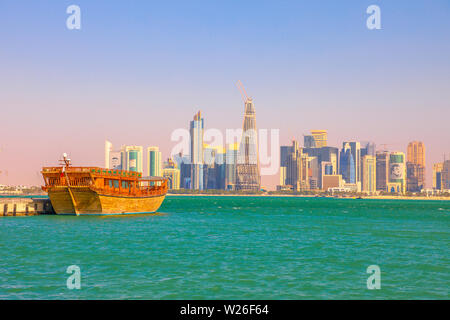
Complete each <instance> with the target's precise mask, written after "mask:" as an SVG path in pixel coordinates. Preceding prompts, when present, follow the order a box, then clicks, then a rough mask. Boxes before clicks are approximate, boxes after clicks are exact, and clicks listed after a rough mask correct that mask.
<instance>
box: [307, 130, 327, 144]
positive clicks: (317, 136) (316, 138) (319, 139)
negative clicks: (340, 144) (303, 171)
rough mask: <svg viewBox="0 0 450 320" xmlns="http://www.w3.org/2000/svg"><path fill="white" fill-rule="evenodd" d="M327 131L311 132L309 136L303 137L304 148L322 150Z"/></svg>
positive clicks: (325, 142)
mask: <svg viewBox="0 0 450 320" xmlns="http://www.w3.org/2000/svg"><path fill="white" fill-rule="evenodd" d="M327 140H328V133H327V130H311V135H309V136H303V146H304V147H305V148H322V147H326V146H327Z"/></svg>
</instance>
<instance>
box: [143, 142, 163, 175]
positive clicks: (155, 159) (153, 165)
mask: <svg viewBox="0 0 450 320" xmlns="http://www.w3.org/2000/svg"><path fill="white" fill-rule="evenodd" d="M147 173H148V176H150V177H160V176H161V174H162V159H161V152H160V151H159V148H158V147H148V148H147Z"/></svg>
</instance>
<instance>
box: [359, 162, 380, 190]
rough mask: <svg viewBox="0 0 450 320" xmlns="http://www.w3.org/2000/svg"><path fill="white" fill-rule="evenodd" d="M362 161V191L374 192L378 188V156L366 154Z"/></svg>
mask: <svg viewBox="0 0 450 320" xmlns="http://www.w3.org/2000/svg"><path fill="white" fill-rule="evenodd" d="M361 162H362V165H361V167H362V174H361V185H362V191H364V192H368V193H374V192H375V191H376V189H377V185H376V178H377V174H376V170H377V163H376V158H375V156H373V155H365V156H364V157H362V159H361Z"/></svg>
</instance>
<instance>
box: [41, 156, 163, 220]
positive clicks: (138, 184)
mask: <svg viewBox="0 0 450 320" xmlns="http://www.w3.org/2000/svg"><path fill="white" fill-rule="evenodd" d="M60 162H62V163H61V165H60V166H59V167H44V168H42V176H43V177H44V182H45V185H44V186H42V190H44V191H45V192H47V193H48V196H49V198H50V201H51V203H52V206H53V209H54V210H55V212H56V214H62V215H99V214H100V215H103V214H130V213H131V214H133V213H152V212H156V211H157V210H158V209H159V207H160V206H161V204H162V202H163V201H164V198H165V196H166V194H167V179H166V178H162V177H150V178H142V174H141V173H139V172H134V171H125V170H114V169H104V168H99V167H73V166H72V165H71V162H70V159H68V158H67V155H66V154H64V159H63V160H60Z"/></svg>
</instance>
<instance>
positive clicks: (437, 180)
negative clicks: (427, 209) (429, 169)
mask: <svg viewBox="0 0 450 320" xmlns="http://www.w3.org/2000/svg"><path fill="white" fill-rule="evenodd" d="M443 170H444V163H443V162H439V163H435V164H434V165H433V189H434V190H442V189H443V188H442V186H443V183H442V171H443Z"/></svg>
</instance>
